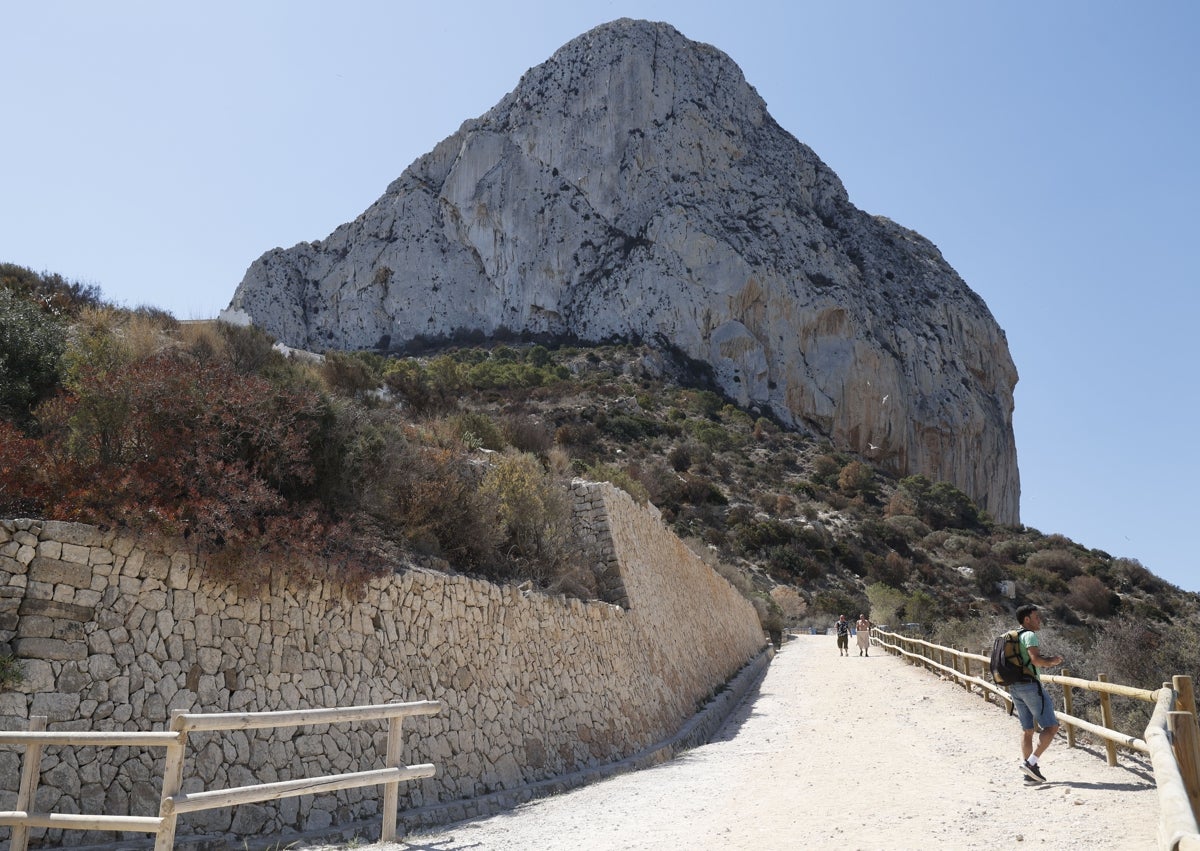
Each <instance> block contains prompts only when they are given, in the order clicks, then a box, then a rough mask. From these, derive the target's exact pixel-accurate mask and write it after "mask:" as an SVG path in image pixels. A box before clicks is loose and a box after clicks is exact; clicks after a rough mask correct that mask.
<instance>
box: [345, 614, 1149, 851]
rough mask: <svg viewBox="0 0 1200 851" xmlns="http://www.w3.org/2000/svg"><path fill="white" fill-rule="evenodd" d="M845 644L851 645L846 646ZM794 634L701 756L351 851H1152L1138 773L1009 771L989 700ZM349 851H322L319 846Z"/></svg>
mask: <svg viewBox="0 0 1200 851" xmlns="http://www.w3.org/2000/svg"><path fill="white" fill-rule="evenodd" d="M851 641H853V639H851ZM850 652H851V654H852V655H851V656H849V657H842V656H839V655H838V652H837V650H836V648H835V645H834V639H833V637H832V636H824V635H822V636H801V637H797V638H794V639H792V640H791V641H788V642H787V643H786V644H785V645H784V647H783V649H782V650H781V651H780V652H779V653H778V654H777V655H776V657H775V659H774V661H772V663H771V666H770V668H769V669H768V671H767V674H766V676H765V678H764V680H763V682H762V684H761V687H760V688H759V689H758V691H757V692H755V693H752V694H751V695H749V696H748V697H747V699H746V700H745V701H744V702H743V703H742V705H741V706H739V707H738V709H737V710H735V712H734V714H733V716H732V717H731V718H730V719H729V720H728V721H727V722H726V724H725V725H724V726H723V727H722V728H721V730H720V731H719V732H718V733H717V735H716V737H715V738H714V740H713V741H712V742H710V743H709V744H707V745H704V746H702V747H699V748H696V749H694V750H691V751H688V752H686V753H684V754H682V755H681V756H680V757H678V758H676V759H675V760H672V761H671V762H669V763H665V764H663V765H660V766H656V767H654V768H650V769H646V770H643V771H638V772H634V773H631V774H625V775H620V776H617V777H613V778H611V779H608V780H604V781H601V782H599V783H596V784H594V785H591V786H586V787H583V788H580V789H576V790H574V791H571V792H568V793H565V794H562V795H557V796H555V797H552V798H545V799H542V800H538V801H533V802H531V803H529V804H525V805H523V806H521V807H519V808H517V809H515V810H512V811H509V812H506V813H501V814H499V815H495V816H490V817H487V818H482V819H475V820H471V821H465V822H459V823H457V824H454V825H450V826H448V827H446V828H444V829H440V830H438V831H437V832H434V833H425V834H416V833H414V834H410V835H409V836H408V837H406V838H405V840H404V841H402V842H398V843H376V844H373V845H365V846H364V845H358V846H356V847H357V848H358V849H359V851H366V849H370V851H402V849H406V851H468V849H470V851H557V850H558V849H562V851H567V849H570V851H576V849H588V851H633V849H655V850H656V851H657V849H677V848H687V849H747V851H750V849H753V851H774V849H788V851H793V849H805V851H819V849H837V851H853V849H887V851H904V850H905V849H922V851H925V849H930V848H940V849H968V848H969V849H989V851H990V849H1028V848H1046V849H1056V851H1060V850H1061V849H1076V848H1079V849H1083V848H1086V849H1091V851H1097V849H1120V851H1140V849H1147V851H1148V850H1149V849H1153V848H1155V844H1156V843H1155V836H1156V829H1157V819H1158V798H1157V791H1156V789H1155V786H1154V779H1153V775H1152V773H1151V771H1150V766H1149V763H1148V762H1147V761H1146V760H1143V759H1141V758H1139V757H1138V756H1137V755H1136V754H1132V753H1130V752H1128V751H1121V752H1119V757H1118V759H1119V763H1120V765H1119V766H1117V767H1115V768H1113V767H1109V765H1108V764H1107V762H1106V760H1105V756H1104V748H1103V746H1102V744H1086V745H1085V746H1084V747H1082V748H1076V749H1068V748H1067V746H1066V738H1065V736H1063V735H1060V736H1059V737H1058V740H1057V741H1055V743H1054V744H1053V745H1051V747H1050V749H1049V750H1048V751H1047V752H1046V754H1045V756H1044V757H1043V758H1042V770H1043V772H1044V773H1045V775H1046V777H1047V782H1046V783H1044V784H1042V785H1040V786H1027V785H1026V784H1025V782H1024V781H1023V780H1022V775H1021V773H1020V771H1019V769H1018V760H1019V754H1020V751H1019V735H1020V730H1019V725H1018V723H1017V720H1016V717H1015V716H1013V717H1009V716H1008V715H1007V714H1006V713H1005V712H1004V710H1002V709H1001V708H1000V707H998V706H996V705H995V704H993V703H987V702H985V701H984V700H982V699H981V698H980V697H979V696H977V695H974V694H967V692H965V691H964V690H963V689H962V688H961V687H960V686H956V685H954V684H952V683H950V682H948V681H946V680H943V679H941V678H939V677H938V676H936V675H934V674H932V673H930V672H928V671H925V670H922V669H920V668H917V667H914V666H911V665H908V664H906V663H905V662H903V661H901V660H900V659H899V658H898V657H894V656H890V655H887V654H885V653H884V652H883V651H882V650H876V651H875V652H873V653H872V654H871V655H870V656H869V657H860V656H859V655H858V651H857V649H856V648H853V646H852V649H851V651H850ZM346 847H349V846H328V847H327V848H326V851H332V849H333V848H346Z"/></svg>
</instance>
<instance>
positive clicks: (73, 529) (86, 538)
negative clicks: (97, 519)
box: [42, 520, 104, 547]
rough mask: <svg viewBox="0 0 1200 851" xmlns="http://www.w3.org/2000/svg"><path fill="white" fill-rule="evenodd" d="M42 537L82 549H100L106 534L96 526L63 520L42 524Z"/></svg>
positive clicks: (48, 521)
mask: <svg viewBox="0 0 1200 851" xmlns="http://www.w3.org/2000/svg"><path fill="white" fill-rule="evenodd" d="M42 537H43V538H46V539H52V540H55V541H62V542H63V543H64V544H74V545H76V546H81V547H99V546H101V545H103V543H104V532H103V531H102V530H100V529H98V528H96V527H95V526H88V525H87V524H86V523H68V522H66V521H63V520H47V521H45V522H44V523H43V524H42Z"/></svg>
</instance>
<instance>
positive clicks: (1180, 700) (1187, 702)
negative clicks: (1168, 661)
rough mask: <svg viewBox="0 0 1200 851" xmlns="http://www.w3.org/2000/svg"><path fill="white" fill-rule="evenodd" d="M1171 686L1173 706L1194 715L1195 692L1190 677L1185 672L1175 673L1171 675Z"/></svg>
mask: <svg viewBox="0 0 1200 851" xmlns="http://www.w3.org/2000/svg"><path fill="white" fill-rule="evenodd" d="M1171 686H1172V687H1173V688H1174V689H1175V695H1176V697H1175V708H1176V709H1177V710H1178V711H1180V712H1190V713H1192V714H1193V715H1195V714H1196V693H1195V692H1194V691H1192V678H1191V677H1189V676H1188V675H1187V674H1176V675H1175V676H1173V677H1171Z"/></svg>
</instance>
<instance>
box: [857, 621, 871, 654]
mask: <svg viewBox="0 0 1200 851" xmlns="http://www.w3.org/2000/svg"><path fill="white" fill-rule="evenodd" d="M854 629H855V630H856V631H857V632H858V655H859V656H870V655H871V622H870V621H869V620H867V616H866V615H859V616H858V621H857V622H856V623H855V624H854Z"/></svg>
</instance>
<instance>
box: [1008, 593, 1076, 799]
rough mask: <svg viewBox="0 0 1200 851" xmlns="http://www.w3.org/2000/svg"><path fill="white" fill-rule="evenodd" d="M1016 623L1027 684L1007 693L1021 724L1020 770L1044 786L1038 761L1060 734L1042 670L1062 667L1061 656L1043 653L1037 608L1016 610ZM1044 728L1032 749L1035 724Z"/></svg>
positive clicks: (1012, 686) (1011, 689) (1013, 687)
mask: <svg viewBox="0 0 1200 851" xmlns="http://www.w3.org/2000/svg"><path fill="white" fill-rule="evenodd" d="M1017 623H1019V624H1020V625H1021V633H1020V636H1019V639H1020V642H1021V663H1022V665H1023V667H1024V669H1025V672H1026V677H1027V678H1028V679H1027V681H1026V682H1020V683H1013V684H1012V685H1011V686H1009V688H1008V691H1009V694H1010V695H1011V696H1012V699H1013V705H1014V706H1015V707H1016V710H1017V717H1018V718H1019V719H1020V721H1021V771H1022V772H1024V773H1025V777H1026V778H1027V779H1028V780H1030V781H1032V782H1034V783H1042V782H1044V781H1045V779H1046V777H1045V775H1043V774H1042V770H1041V769H1040V768H1038V759H1039V758H1040V757H1041V755H1042V754H1043V753H1045V752H1046V748H1048V747H1050V743H1051V742H1052V741H1054V735H1055V733H1057V732H1058V726H1059V725H1058V716H1056V715H1055V714H1054V702H1053V701H1052V700H1051V699H1050V696H1049V695H1048V694H1046V690H1045V689H1044V688H1043V687H1042V680H1041V674H1040V673H1039V672H1038V669H1039V668H1053V667H1055V666H1057V665H1061V664H1062V662H1063V660H1062V657H1061V656H1046V655H1043V654H1042V650H1041V646H1040V645H1039V643H1038V630H1040V629H1041V628H1042V613H1041V612H1040V611H1038V607H1037V606H1033V605H1027V606H1021V607H1020V608H1019V609H1017ZM1035 721H1036V723H1037V726H1038V727H1040V728H1041V734H1040V735H1039V736H1038V743H1037V748H1034V746H1033V731H1034V722H1035Z"/></svg>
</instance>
